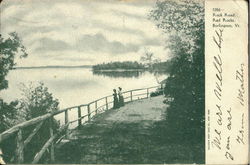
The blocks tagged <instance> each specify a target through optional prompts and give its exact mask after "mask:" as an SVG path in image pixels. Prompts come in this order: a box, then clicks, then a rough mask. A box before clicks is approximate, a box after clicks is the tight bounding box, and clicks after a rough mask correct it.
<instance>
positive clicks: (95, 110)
mask: <svg viewBox="0 0 250 165" xmlns="http://www.w3.org/2000/svg"><path fill="white" fill-rule="evenodd" d="M95 114H97V101H95Z"/></svg>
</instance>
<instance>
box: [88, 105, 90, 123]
mask: <svg viewBox="0 0 250 165" xmlns="http://www.w3.org/2000/svg"><path fill="white" fill-rule="evenodd" d="M88 121H90V106H89V104H88Z"/></svg>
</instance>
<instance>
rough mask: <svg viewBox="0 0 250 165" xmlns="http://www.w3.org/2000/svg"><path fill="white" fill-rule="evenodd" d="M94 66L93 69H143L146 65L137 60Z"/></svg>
mask: <svg viewBox="0 0 250 165" xmlns="http://www.w3.org/2000/svg"><path fill="white" fill-rule="evenodd" d="M92 68H93V70H115V69H143V68H144V66H143V65H142V64H140V63H138V62H136V61H134V62H132V61H124V62H119V61H117V62H109V63H103V64H98V65H94V66H93V67H92Z"/></svg>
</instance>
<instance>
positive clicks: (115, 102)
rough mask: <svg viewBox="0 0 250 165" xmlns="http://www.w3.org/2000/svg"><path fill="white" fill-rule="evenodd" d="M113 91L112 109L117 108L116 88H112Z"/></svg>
mask: <svg viewBox="0 0 250 165" xmlns="http://www.w3.org/2000/svg"><path fill="white" fill-rule="evenodd" d="M113 91H114V93H113V98H114V105H113V108H114V109H117V108H119V103H118V98H117V93H116V90H115V89H113Z"/></svg>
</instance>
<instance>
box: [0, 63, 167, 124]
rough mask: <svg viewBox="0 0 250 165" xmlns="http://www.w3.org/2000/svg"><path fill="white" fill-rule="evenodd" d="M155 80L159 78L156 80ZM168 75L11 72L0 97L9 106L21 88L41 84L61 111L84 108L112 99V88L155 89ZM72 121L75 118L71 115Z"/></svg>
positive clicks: (88, 70) (73, 70)
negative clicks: (77, 106) (87, 105)
mask: <svg viewBox="0 0 250 165" xmlns="http://www.w3.org/2000/svg"><path fill="white" fill-rule="evenodd" d="M156 77H158V78H156ZM166 77H167V75H164V74H160V75H158V76H155V75H154V73H150V72H148V71H117V72H116V71H104V72H98V71H95V72H93V71H92V69H91V68H35V69H15V70H11V71H10V72H9V74H8V76H7V80H8V81H9V88H8V89H7V90H3V91H1V94H0V97H2V98H3V99H4V100H5V101H7V102H9V101H12V100H14V99H20V98H21V97H22V96H21V91H20V86H21V85H20V84H21V83H24V84H28V83H29V82H34V83H38V82H43V83H44V84H45V86H46V87H48V89H49V92H51V93H53V97H54V98H57V99H58V100H59V102H60V104H59V107H60V109H64V108H67V107H71V106H76V105H80V104H87V103H89V102H91V101H94V100H96V99H98V98H101V97H104V96H107V95H111V94H112V93H113V89H114V88H116V89H117V88H118V87H122V88H123V91H127V90H131V89H136V88H144V87H151V86H156V85H158V83H157V80H156V79H158V80H160V81H161V80H163V79H164V78H166ZM71 116H72V119H73V118H75V117H76V116H75V115H73V114H71Z"/></svg>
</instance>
